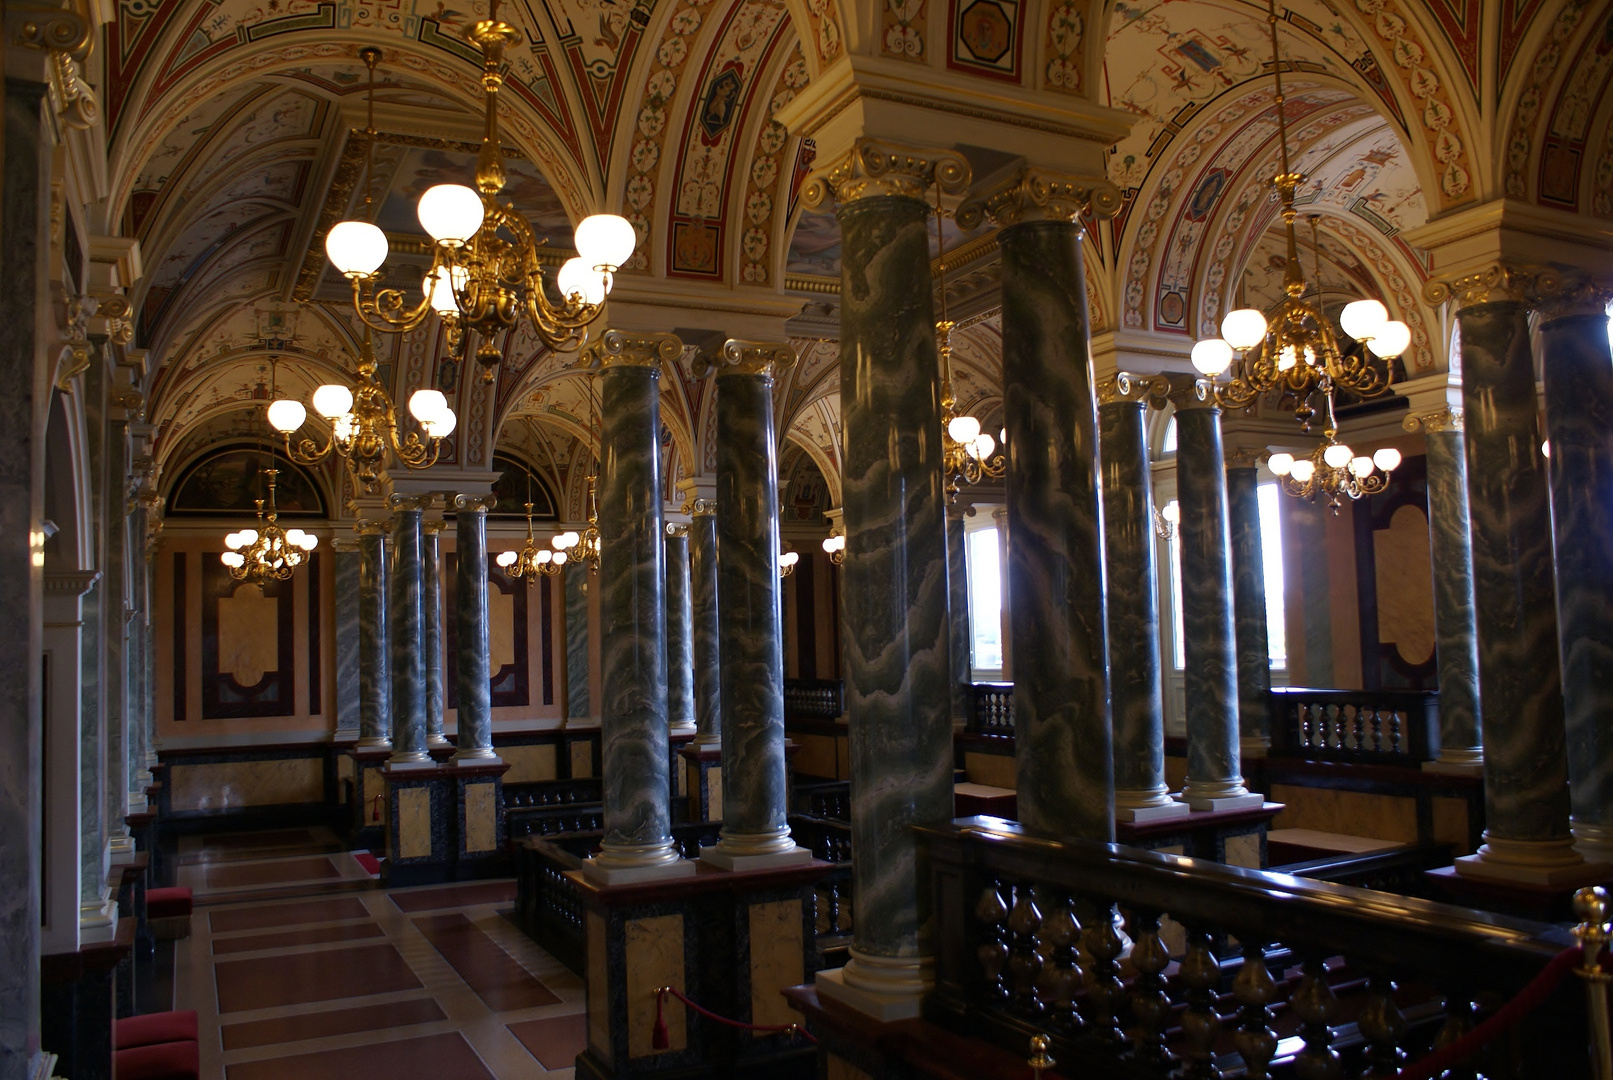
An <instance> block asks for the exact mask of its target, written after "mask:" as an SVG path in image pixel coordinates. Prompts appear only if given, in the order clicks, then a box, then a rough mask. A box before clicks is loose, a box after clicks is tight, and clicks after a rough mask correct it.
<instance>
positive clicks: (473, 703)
mask: <svg viewBox="0 0 1613 1080" xmlns="http://www.w3.org/2000/svg"><path fill="white" fill-rule="evenodd" d="M495 502H497V500H496V499H495V498H494V497H493V496H491V495H483V496H477V495H456V496H454V503H453V506H454V528H455V532H454V550H455V554H456V555H457V556H458V557H457V558H456V559H455V560H454V562H455V568H454V619H455V620H456V622H455V624H454V637H455V646H456V653H457V655H456V656H455V657H454V660H455V673H456V677H457V679H458V682H457V683H456V684H455V691H456V692H457V694H458V700H459V710H458V712H459V747H458V749H457V750H456V751H455V752H454V761H455V762H456V763H463V764H467V765H486V764H488V763H489V762H496V761H498V760H500V759H499V756H498V755H497V754H496V753H494V751H493V687H492V678H493V675H492V672H491V671H490V670H489V669H490V667H491V666H492V658H491V657H490V656H489V655H488V650H489V645H488V615H487V511H488V510H490V509H491V508H492V507H493V504H494V503H495Z"/></svg>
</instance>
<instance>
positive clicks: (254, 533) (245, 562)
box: [219, 469, 319, 585]
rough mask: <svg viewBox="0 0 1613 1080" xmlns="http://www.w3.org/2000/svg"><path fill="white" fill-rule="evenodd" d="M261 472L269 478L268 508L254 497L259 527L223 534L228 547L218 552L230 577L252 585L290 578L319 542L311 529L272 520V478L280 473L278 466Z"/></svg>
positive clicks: (273, 512)
mask: <svg viewBox="0 0 1613 1080" xmlns="http://www.w3.org/2000/svg"><path fill="white" fill-rule="evenodd" d="M263 475H264V476H266V477H268V479H269V498H268V503H269V509H268V511H267V512H265V511H264V509H263V503H264V500H263V499H256V500H254V501H255V502H256V503H257V507H258V527H257V528H256V529H242V530H241V531H240V532H233V533H230V534H229V535H228V536H226V537H225V538H224V546H225V547H227V548H229V549H230V550H228V551H226V552H224V553H223V554H222V555H220V556H219V561H220V562H222V563H223V564H224V565H225V566H226V567H228V568H229V571H230V577H232V578H234V579H235V580H236V581H250V582H251V583H252V584H254V585H263V584H265V583H266V582H270V581H285V580H287V579H289V578H290V577H291V575H292V573H293V572H295V571H296V569H297V567H299V566H301V565H302V561H303V559H304V558H305V557H306V556H307V554H308V552H310V551H312V550H314V548H315V547H317V546H318V544H319V537H317V536H315V535H313V534H312V533H305V532H303V531H302V530H301V529H290V530H287V529H282V528H281V527H280V526H279V524H278V523H277V522H276V520H275V519H276V517H277V516H278V514H277V512H276V510H275V504H274V478H275V477H276V476H279V475H280V470H279V469H265V470H263Z"/></svg>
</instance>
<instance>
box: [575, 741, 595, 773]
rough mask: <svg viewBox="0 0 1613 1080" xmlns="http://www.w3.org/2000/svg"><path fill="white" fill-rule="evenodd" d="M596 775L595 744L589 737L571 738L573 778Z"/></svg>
mask: <svg viewBox="0 0 1613 1080" xmlns="http://www.w3.org/2000/svg"><path fill="white" fill-rule="evenodd" d="M593 775H594V744H593V743H592V742H590V741H589V740H588V739H572V740H571V778H572V779H573V780H582V779H585V778H587V777H590V776H593Z"/></svg>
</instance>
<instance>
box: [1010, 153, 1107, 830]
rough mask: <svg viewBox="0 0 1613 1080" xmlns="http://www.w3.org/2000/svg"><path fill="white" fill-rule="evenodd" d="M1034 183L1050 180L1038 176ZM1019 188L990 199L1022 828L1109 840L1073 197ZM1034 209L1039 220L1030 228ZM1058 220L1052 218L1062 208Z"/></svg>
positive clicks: (1088, 373)
mask: <svg viewBox="0 0 1613 1080" xmlns="http://www.w3.org/2000/svg"><path fill="white" fill-rule="evenodd" d="M1041 179H1042V180H1043V181H1045V180H1046V177H1045V176H1043V177H1041ZM1029 182H1031V181H1030V180H1029V179H1028V178H1020V179H1017V180H1016V181H1015V182H1014V185H1013V188H1012V189H1010V190H1007V191H1004V192H1001V193H999V194H998V195H996V196H995V197H993V198H992V200H991V204H990V205H991V207H992V211H993V214H992V216H993V217H994V218H995V219H996V220H997V221H998V223H999V224H1001V225H1002V226H1003V228H1002V229H1001V230H1000V231H999V232H998V234H997V235H998V243H999V246H1000V250H1001V252H1002V297H1003V386H1004V401H1003V416H1004V420H1005V423H1006V426H1007V430H1008V476H1007V480H1008V485H1007V486H1008V592H1009V595H1010V596H1012V597H1013V598H1014V599H1013V604H1012V605H1011V607H1010V613H1009V636H1010V638H1011V639H1012V641H1013V643H1014V647H1013V654H1014V734H1015V757H1016V766H1017V775H1018V793H1019V820H1020V821H1021V822H1022V823H1023V824H1024V825H1025V826H1026V827H1027V828H1030V829H1034V830H1036V831H1038V832H1042V833H1046V834H1049V835H1053V836H1058V837H1063V838H1081V839H1088V840H1103V841H1112V840H1113V839H1114V806H1113V801H1114V751H1113V746H1112V742H1111V737H1110V729H1109V644H1108V627H1107V625H1106V616H1105V608H1104V567H1103V509H1102V505H1101V503H1100V500H1099V493H1098V424H1097V404H1096V398H1095V396H1094V392H1093V378H1092V361H1091V349H1090V347H1089V346H1090V341H1091V327H1090V324H1089V322H1088V318H1087V300H1086V274H1085V268H1084V266H1083V264H1082V260H1081V247H1080V245H1081V235H1082V228H1081V226H1080V225H1079V224H1078V223H1077V221H1076V215H1077V214H1078V213H1079V212H1080V210H1081V208H1082V207H1081V201H1080V199H1079V198H1078V197H1074V196H1073V195H1072V197H1070V198H1068V199H1067V201H1060V202H1058V203H1056V204H1052V205H1049V204H1046V203H1044V204H1042V205H1041V206H1039V207H1038V206H1036V205H1035V204H1033V203H1032V202H1031V199H1030V195H1029V194H1028V193H1027V192H1026V191H1024V190H1023V188H1024V185H1026V184H1027V183H1029ZM1033 208H1034V209H1036V210H1038V211H1039V213H1038V214H1037V215H1036V216H1037V217H1038V218H1041V220H1025V218H1026V216H1027V212H1028V211H1031V210H1032V209H1033ZM1061 208H1062V210H1063V212H1060V210H1061Z"/></svg>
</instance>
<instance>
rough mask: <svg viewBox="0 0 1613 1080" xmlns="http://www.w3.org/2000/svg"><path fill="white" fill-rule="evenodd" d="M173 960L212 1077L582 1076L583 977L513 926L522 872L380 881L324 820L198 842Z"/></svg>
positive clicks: (189, 842) (186, 848) (179, 1001)
mask: <svg viewBox="0 0 1613 1080" xmlns="http://www.w3.org/2000/svg"><path fill="white" fill-rule="evenodd" d="M178 883H179V884H182V885H189V886H190V887H191V888H192V889H193V890H194V892H195V895H196V912H195V914H194V915H193V916H192V917H191V936H190V937H189V938H187V939H185V940H183V941H180V942H178V943H177V948H176V950H175V955H174V985H175V988H174V996H175V999H176V1001H175V1006H176V1007H177V1008H181V1009H195V1010H196V1012H197V1014H198V1020H199V1026H200V1030H201V1065H202V1072H201V1075H202V1077H203V1078H204V1080H274V1078H284V1077H294V1078H296V1080H327V1078H328V1080H338V1078H339V1080H413V1078H415V1077H420V1078H421V1080H425V1078H432V1080H437V1078H451V1080H492V1078H498V1080H526V1078H530V1077H541V1076H551V1075H553V1076H562V1077H570V1076H571V1074H572V1066H573V1062H574V1061H575V1059H576V1056H577V1054H578V1053H579V1052H580V1051H581V1050H582V1045H583V986H582V981H581V980H580V979H579V978H577V977H576V976H575V975H572V974H571V973H570V972H569V971H567V970H566V969H565V968H563V967H561V966H560V964H558V963H557V962H556V961H554V960H553V959H552V958H551V957H549V955H548V954H546V953H545V952H543V951H542V950H541V949H539V948H538V947H537V946H536V945H534V944H533V943H532V942H531V940H530V939H528V938H527V937H526V936H525V935H524V934H522V933H521V931H520V930H519V929H517V928H516V927H515V926H514V925H513V924H511V923H510V922H509V921H508V920H507V919H506V918H505V917H504V915H503V914H501V913H502V912H506V911H508V910H509V908H510V907H511V906H512V904H513V902H514V899H515V885H514V883H513V882H510V881H495V882H472V883H466V884H459V885H441V886H422V887H420V888H414V889H394V890H383V889H381V888H379V887H378V886H377V884H376V883H375V882H374V881H373V880H372V879H371V878H370V876H369V874H368V873H367V872H366V870H365V869H364V867H363V865H362V864H360V863H359V861H358V860H356V859H354V858H353V856H352V855H350V854H349V853H348V852H346V851H344V850H342V848H341V845H340V844H338V843H337V842H336V839H335V837H334V836H332V835H331V834H329V833H328V832H326V831H324V830H322V829H285V830H276V831H275V832H264V833H240V834H232V835H229V836H213V837H194V838H186V840H184V841H183V842H182V843H181V846H180V850H179V870H178Z"/></svg>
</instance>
